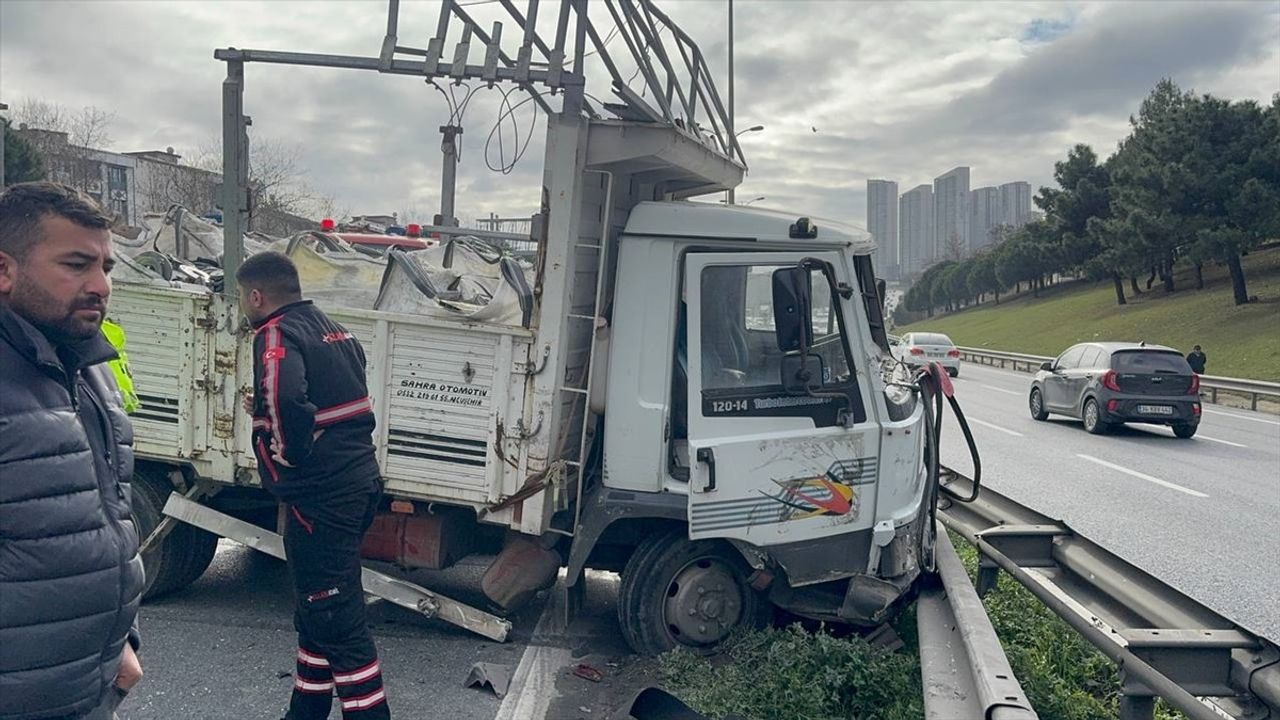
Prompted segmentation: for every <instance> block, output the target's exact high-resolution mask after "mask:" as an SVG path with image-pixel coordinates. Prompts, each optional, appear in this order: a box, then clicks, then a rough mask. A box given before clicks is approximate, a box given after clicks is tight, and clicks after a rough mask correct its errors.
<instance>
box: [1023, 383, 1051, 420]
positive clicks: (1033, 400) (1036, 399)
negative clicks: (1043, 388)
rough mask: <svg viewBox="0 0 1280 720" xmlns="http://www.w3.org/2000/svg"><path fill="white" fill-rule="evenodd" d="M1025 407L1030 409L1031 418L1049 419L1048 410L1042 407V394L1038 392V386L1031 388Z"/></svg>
mask: <svg viewBox="0 0 1280 720" xmlns="http://www.w3.org/2000/svg"><path fill="white" fill-rule="evenodd" d="M1027 408H1028V409H1029V410H1030V411H1031V419H1032V420H1040V421H1044V420H1048V419H1049V411H1048V410H1045V409H1044V394H1043V393H1041V392H1040V388H1031V395H1030V396H1029V397H1028V398H1027Z"/></svg>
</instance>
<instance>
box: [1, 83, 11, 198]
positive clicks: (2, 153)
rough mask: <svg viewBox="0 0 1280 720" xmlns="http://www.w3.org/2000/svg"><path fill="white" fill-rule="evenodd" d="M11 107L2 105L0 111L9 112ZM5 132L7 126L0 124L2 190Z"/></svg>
mask: <svg viewBox="0 0 1280 720" xmlns="http://www.w3.org/2000/svg"><path fill="white" fill-rule="evenodd" d="M8 109H9V106H8V105H5V104H4V103H0V110H8ZM4 132H5V126H4V123H3V122H0V188H2V187H4Z"/></svg>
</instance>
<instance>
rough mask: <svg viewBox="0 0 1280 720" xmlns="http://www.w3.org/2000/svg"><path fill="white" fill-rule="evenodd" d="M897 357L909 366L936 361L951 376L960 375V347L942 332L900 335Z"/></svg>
mask: <svg viewBox="0 0 1280 720" xmlns="http://www.w3.org/2000/svg"><path fill="white" fill-rule="evenodd" d="M897 354H898V359H899V360H901V361H902V362H904V363H906V364H907V365H908V366H909V367H911V368H913V369H914V368H918V367H922V366H924V365H927V364H929V363H935V362H936V363H938V364H939V365H941V366H942V367H943V368H945V369H946V371H947V374H948V375H950V376H951V377H959V375H960V349H959V348H957V347H956V344H955V343H953V342H951V338H949V337H947V336H946V335H943V334H942V333H931V332H913V333H907V334H906V335H903V336H902V342H901V343H899V344H898V347H897Z"/></svg>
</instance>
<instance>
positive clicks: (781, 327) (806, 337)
mask: <svg viewBox="0 0 1280 720" xmlns="http://www.w3.org/2000/svg"><path fill="white" fill-rule="evenodd" d="M811 297H812V290H811V288H810V287H809V269H808V268H805V267H787V268H779V269H777V270H774V271H773V327H774V331H775V332H776V333H777V336H778V349H779V350H781V351H782V352H783V353H799V354H801V355H804V354H806V353H808V351H809V348H810V347H812V346H813V313H812V312H811V311H810V307H811Z"/></svg>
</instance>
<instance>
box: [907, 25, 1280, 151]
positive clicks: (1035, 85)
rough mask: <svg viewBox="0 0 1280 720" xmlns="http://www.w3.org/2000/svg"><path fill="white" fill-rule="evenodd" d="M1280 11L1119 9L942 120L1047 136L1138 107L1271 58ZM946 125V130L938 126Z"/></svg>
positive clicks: (959, 102) (969, 130) (951, 107)
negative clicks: (1172, 85) (1164, 85)
mask: <svg viewBox="0 0 1280 720" xmlns="http://www.w3.org/2000/svg"><path fill="white" fill-rule="evenodd" d="M1277 21H1278V19H1277V14H1276V8H1275V6H1274V5H1268V4H1263V3H1243V4H1236V3H1203V4H1195V5H1179V6H1177V11H1176V12H1170V8H1169V6H1167V5H1164V4H1157V3H1141V4H1133V5H1124V4H1117V5H1114V6H1112V7H1109V8H1107V11H1106V12H1103V13H1100V14H1099V15H1098V16H1097V17H1095V18H1093V20H1092V21H1091V22H1089V23H1087V24H1084V25H1082V26H1081V27H1079V28H1078V29H1077V30H1076V31H1075V32H1073V33H1070V34H1068V35H1066V36H1064V37H1062V38H1061V39H1059V40H1057V41H1056V42H1053V43H1050V44H1047V45H1045V46H1043V47H1041V48H1038V49H1037V50H1035V51H1033V52H1032V53H1031V54H1030V55H1029V56H1028V57H1027V58H1026V60H1024V61H1023V62H1021V63H1019V64H1017V65H1014V66H1013V67H1010V68H1008V69H1007V70H1004V71H1003V72H1001V73H999V74H998V75H996V76H995V77H994V78H993V79H992V80H991V82H990V83H989V84H988V85H986V86H985V87H983V88H982V89H980V90H977V91H975V92H972V93H969V94H967V95H964V96H961V97H959V98H957V99H955V100H954V101H952V102H950V103H948V104H947V105H946V106H944V107H942V108H941V109H940V110H939V111H938V113H937V114H936V115H934V116H933V117H931V118H929V119H928V120H927V121H926V122H933V121H942V123H945V126H946V127H949V128H951V129H952V130H953V131H954V132H957V133H962V134H989V135H1001V136H1008V135H1009V134H1032V133H1043V132H1046V131H1052V130H1056V129H1059V128H1062V127H1066V126H1068V125H1069V124H1070V123H1071V121H1072V120H1073V119H1074V118H1076V117H1079V116H1081V115H1089V114H1097V113H1114V112H1116V110H1117V108H1132V107H1134V106H1135V105H1136V101H1137V100H1139V99H1141V98H1142V96H1144V95H1145V94H1146V93H1148V92H1150V90H1151V88H1152V87H1153V86H1154V85H1155V84H1156V83H1157V82H1158V81H1159V80H1160V79H1161V78H1164V77H1173V78H1175V79H1181V80H1185V79H1187V78H1188V77H1189V76H1196V75H1201V74H1203V73H1206V72H1212V71H1214V70H1224V71H1225V70H1229V69H1230V68H1232V67H1233V66H1234V65H1235V64H1236V63H1238V62H1240V61H1244V60H1256V59H1258V58H1260V57H1265V56H1266V54H1267V53H1268V52H1269V51H1271V50H1272V47H1270V46H1268V44H1267V42H1266V41H1267V40H1268V39H1269V37H1268V33H1266V29H1267V28H1271V27H1274V26H1275V23H1276V22H1277ZM942 123H939V124H940V125H941V124H942Z"/></svg>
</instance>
